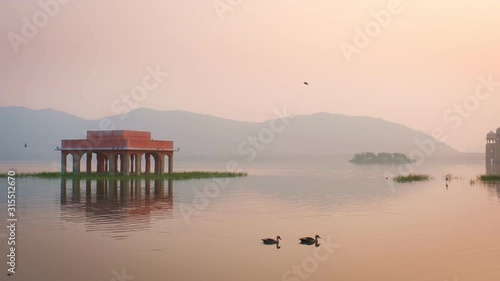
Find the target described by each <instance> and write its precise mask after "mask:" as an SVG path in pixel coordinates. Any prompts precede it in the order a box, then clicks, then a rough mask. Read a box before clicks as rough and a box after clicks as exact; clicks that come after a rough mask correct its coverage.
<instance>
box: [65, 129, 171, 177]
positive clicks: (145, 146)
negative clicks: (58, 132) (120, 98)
mask: <svg viewBox="0 0 500 281" xmlns="http://www.w3.org/2000/svg"><path fill="white" fill-rule="evenodd" d="M60 150H61V172H62V173H65V172H66V159H67V157H68V155H71V156H72V158H73V173H79V172H80V162H81V160H82V158H84V157H85V158H86V171H87V172H88V173H90V172H92V171H93V169H92V163H93V162H95V161H92V159H93V157H94V156H95V157H96V160H97V167H96V169H95V171H96V172H98V173H110V174H115V173H120V174H124V175H129V174H137V175H140V174H148V173H151V172H152V171H154V173H155V174H162V173H163V172H164V171H165V162H166V161H165V158H166V157H168V160H167V162H168V169H167V170H168V172H169V173H172V171H173V164H174V142H173V141H164V140H153V139H151V133H150V132H141V131H128V130H120V131H87V139H79V140H62V146H61V149H60ZM143 161H144V162H143ZM142 163H145V165H144V166H143V165H142ZM153 164H154V169H153V170H152V169H151V167H152V166H153Z"/></svg>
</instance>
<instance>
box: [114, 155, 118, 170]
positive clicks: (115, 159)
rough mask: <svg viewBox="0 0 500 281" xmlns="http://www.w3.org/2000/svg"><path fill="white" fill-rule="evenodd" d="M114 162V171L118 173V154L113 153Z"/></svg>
mask: <svg viewBox="0 0 500 281" xmlns="http://www.w3.org/2000/svg"><path fill="white" fill-rule="evenodd" d="M113 158H114V159H113V163H114V165H115V168H114V169H113V172H114V173H118V154H113Z"/></svg>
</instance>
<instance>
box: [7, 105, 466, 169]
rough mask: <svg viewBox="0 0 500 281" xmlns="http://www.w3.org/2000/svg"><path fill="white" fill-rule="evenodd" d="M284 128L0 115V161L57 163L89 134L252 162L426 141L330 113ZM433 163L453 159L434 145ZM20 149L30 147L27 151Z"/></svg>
mask: <svg viewBox="0 0 500 281" xmlns="http://www.w3.org/2000/svg"><path fill="white" fill-rule="evenodd" d="M286 120H287V121H286V122H285V123H283V122H281V121H276V122H271V120H268V121H265V122H241V121H234V120H228V119H223V118H218V117H214V116H210V115H203V114H197V113H191V112H186V111H157V110H151V109H137V110H135V111H132V112H130V113H129V114H128V115H127V116H126V117H125V118H123V116H111V117H108V118H102V119H98V120H87V119H82V118H79V117H76V116H73V115H70V114H67V113H64V112H60V111H56V110H52V109H44V110H32V109H28V108H24V107H0V129H1V131H2V138H0V160H1V161H29V160H38V161H42V160H56V159H59V158H58V157H59V153H57V152H55V151H54V149H55V148H56V146H60V144H61V139H78V138H85V134H86V131H87V130H98V129H100V128H112V129H115V130H124V129H127V130H142V131H150V132H151V133H152V136H153V138H154V139H167V140H173V141H174V145H175V147H180V148H181V151H180V152H179V153H178V154H177V155H178V156H176V157H187V156H189V157H191V156H193V157H194V156H199V157H202V156H210V157H212V156H213V157H221V158H226V157H238V159H245V158H250V157H252V155H253V154H254V153H258V156H259V157H261V158H262V157H285V156H312V157H315V156H321V155H324V156H328V155H340V154H342V155H346V154H351V155H352V154H355V153H358V152H390V153H394V152H400V153H406V154H407V155H409V156H411V154H410V153H411V152H412V151H416V150H420V148H419V147H418V146H417V145H416V142H417V141H419V142H421V141H423V140H430V139H432V137H430V136H429V135H427V134H425V133H423V132H420V131H416V130H413V129H410V128H408V127H406V126H403V125H400V124H396V123H392V122H388V121H385V120H382V119H377V118H370V117H361V116H345V115H335V114H330V113H316V114H311V115H299V116H293V118H290V119H286ZM436 142H437V144H436V152H435V153H434V154H433V155H434V157H435V156H439V155H454V154H457V153H458V152H457V151H456V150H455V149H453V148H451V147H450V146H448V145H446V144H442V143H439V142H438V141H436ZM25 143H26V144H27V146H28V147H24V145H25Z"/></svg>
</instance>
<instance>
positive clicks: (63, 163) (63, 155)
mask: <svg viewBox="0 0 500 281" xmlns="http://www.w3.org/2000/svg"><path fill="white" fill-rule="evenodd" d="M66 156H68V153H66V152H64V151H61V174H65V173H66Z"/></svg>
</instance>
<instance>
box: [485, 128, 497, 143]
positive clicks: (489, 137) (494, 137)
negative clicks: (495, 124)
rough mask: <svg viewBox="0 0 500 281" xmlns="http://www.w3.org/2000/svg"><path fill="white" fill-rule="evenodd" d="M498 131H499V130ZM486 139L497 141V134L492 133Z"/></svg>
mask: <svg viewBox="0 0 500 281" xmlns="http://www.w3.org/2000/svg"><path fill="white" fill-rule="evenodd" d="M497 131H498V130H497ZM486 139H487V140H488V141H494V140H496V139H497V134H495V133H494V132H493V131H490V132H489V133H488V134H487V135H486Z"/></svg>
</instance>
